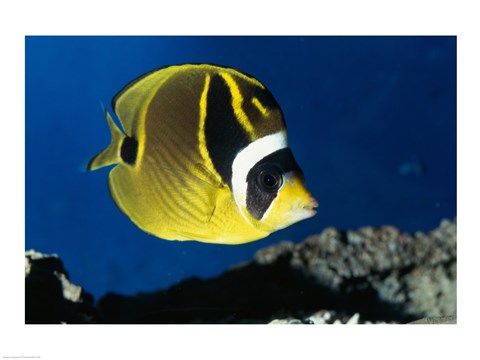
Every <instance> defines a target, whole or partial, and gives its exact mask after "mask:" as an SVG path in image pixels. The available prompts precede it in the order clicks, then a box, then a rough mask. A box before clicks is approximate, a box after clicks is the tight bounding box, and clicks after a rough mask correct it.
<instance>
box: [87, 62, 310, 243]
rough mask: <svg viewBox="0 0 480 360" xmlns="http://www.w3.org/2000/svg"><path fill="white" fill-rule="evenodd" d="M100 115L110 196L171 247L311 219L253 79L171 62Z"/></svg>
mask: <svg viewBox="0 0 480 360" xmlns="http://www.w3.org/2000/svg"><path fill="white" fill-rule="evenodd" d="M112 108H113V110H114V113H115V114H116V116H117V117H118V119H119V120H120V123H121V125H122V128H123V132H122V131H121V130H120V129H119V128H118V127H117V125H116V124H115V122H114V121H113V119H112V117H111V116H110V114H109V113H108V112H107V110H105V116H106V118H107V122H108V125H109V127H110V131H111V134H112V140H111V143H110V145H109V146H108V147H107V148H106V149H105V150H103V151H102V152H100V153H99V154H98V155H96V156H94V157H93V158H92V159H91V160H90V163H89V164H88V170H95V169H98V168H101V167H103V166H107V165H115V167H114V168H113V169H112V170H111V171H110V174H109V177H108V185H109V190H110V194H111V196H112V198H113V200H114V201H115V203H116V204H117V205H118V207H119V208H120V209H121V210H122V211H123V212H124V213H125V214H126V215H127V216H128V217H129V218H130V219H131V220H132V221H133V222H134V223H135V224H136V225H137V226H138V227H139V228H140V229H142V230H144V231H145V232H147V233H149V234H152V235H154V236H157V237H159V238H163V239H167V240H197V241H202V242H211V243H219V244H240V243H246V242H250V241H254V240H258V239H261V238H264V237H266V236H268V235H269V234H271V233H272V232H274V231H276V230H279V229H282V228H285V227H287V226H289V225H291V224H293V223H296V222H298V221H300V220H303V219H306V218H309V217H311V216H313V215H315V213H316V212H315V210H313V208H314V207H316V206H317V202H316V201H315V199H314V198H313V197H312V196H311V195H310V193H309V192H308V191H307V189H306V187H305V184H304V177H303V173H302V171H301V169H300V168H299V166H298V165H297V163H296V161H295V159H294V157H293V154H292V151H291V150H290V148H289V147H288V143H287V132H286V127H285V121H284V118H283V114H282V111H281V109H280V107H279V106H278V104H277V102H276V100H275V99H274V97H273V96H272V94H271V93H270V92H269V91H268V90H267V89H266V87H265V86H264V85H263V84H262V83H260V82H259V81H258V80H256V79H255V78H253V77H251V76H249V75H246V74H244V73H241V72H239V71H237V70H235V69H232V68H226V67H220V66H215V65H208V64H199V65H193V64H185V65H173V66H169V67H165V68H161V69H158V70H154V71H152V72H150V73H147V74H145V75H143V76H141V77H139V78H137V79H136V80H133V81H132V82H130V83H129V84H128V85H126V86H125V87H124V88H123V89H122V90H121V91H120V92H119V93H118V94H117V95H116V96H115V97H114V98H113V100H112Z"/></svg>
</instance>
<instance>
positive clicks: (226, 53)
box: [25, 37, 456, 299]
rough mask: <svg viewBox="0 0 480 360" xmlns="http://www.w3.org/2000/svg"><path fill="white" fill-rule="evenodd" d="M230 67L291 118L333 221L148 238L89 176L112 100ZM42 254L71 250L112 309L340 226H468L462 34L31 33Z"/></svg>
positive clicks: (34, 242)
mask: <svg viewBox="0 0 480 360" xmlns="http://www.w3.org/2000/svg"><path fill="white" fill-rule="evenodd" d="M190 62H194V63H203V62H207V63H215V64H221V65H227V66H230V67H234V68H237V69H239V70H241V71H244V72H246V73H249V74H251V75H253V76H255V77H256V78H258V79H259V80H260V81H262V82H263V83H264V84H265V85H266V86H267V87H268V88H269V89H270V91H271V92H272V93H273V95H274V96H275V98H276V99H277V101H278V102H279V104H280V106H281V107H282V109H283V112H284V115H285V118H286V122H287V127H288V134H289V141H290V145H291V147H292V149H293V152H294V155H295V157H296V159H297V161H298V163H299V164H300V166H301V167H302V169H303V171H304V173H305V176H306V180H307V185H308V187H309V189H310V190H311V192H312V193H313V195H314V196H315V197H316V198H317V200H318V202H319V204H320V206H319V208H318V214H317V215H316V216H315V217H314V218H312V219H309V220H306V221H303V222H301V223H298V224H296V225H293V226H291V227H289V228H287V229H285V230H282V231H279V232H277V233H274V234H272V235H271V236H269V237H268V238H266V239H263V240H260V241H257V242H253V243H250V244H245V245H236V246H226V245H212V244H204V243H198V242H176V241H173V242H170V241H165V240H161V239H157V238H155V237H153V236H150V235H147V234H145V233H143V232H142V231H141V230H139V229H138V228H136V227H135V226H134V225H133V224H132V223H131V222H130V220H129V219H128V218H127V217H126V216H125V215H124V214H123V213H121V212H120V210H118V208H117V207H116V205H115V204H114V202H113V201H112V200H111V198H110V196H109V193H108V189H107V176H108V172H109V170H110V169H107V168H105V169H101V170H98V171H94V172H90V173H88V172H85V171H84V167H85V165H86V164H87V163H88V160H89V159H90V157H91V156H93V155H94V154H96V153H97V152H99V151H100V150H103V149H104V148H105V147H106V145H108V143H109V141H110V133H109V130H108V127H107V123H106V121H105V118H104V116H103V114H102V111H101V108H100V105H99V103H100V101H101V102H103V103H104V104H105V105H108V107H110V100H111V98H112V97H113V95H115V94H116V93H117V91H119V90H120V89H121V88H122V87H123V86H124V85H125V84H126V83H128V82H129V81H130V80H132V79H134V78H135V77H137V76H139V75H141V74H143V73H145V72H148V71H150V70H152V69H155V68H158V67H161V66H165V65H170V64H178V63H190ZM25 86H26V134H25V136H26V241H25V247H26V249H30V248H34V249H36V250H38V251H42V252H45V253H57V254H59V256H60V257H61V258H62V260H63V261H64V263H65V266H66V268H67V270H68V272H69V274H70V278H71V280H72V281H73V282H74V283H77V284H80V285H82V286H84V287H85V288H86V290H87V291H88V292H91V293H93V294H94V296H95V298H96V299H98V298H99V297H100V296H102V295H103V294H105V293H106V292H108V291H113V292H117V293H121V294H135V293H137V292H139V291H152V290H155V289H158V288H162V287H166V286H169V285H171V284H175V283H177V282H178V281H180V280H182V279H185V278H188V277H191V276H197V277H201V278H208V277H213V276H215V275H218V274H220V273H221V272H222V271H224V270H225V269H227V268H228V267H230V266H233V265H235V264H238V263H239V262H242V261H247V260H249V259H250V258H251V257H252V255H253V254H254V253H255V251H256V250H258V249H259V248H262V247H265V246H268V245H271V244H274V243H277V242H279V241H281V240H285V239H288V240H292V241H295V242H299V241H301V240H303V239H304V238H305V237H306V236H307V235H309V234H313V233H319V232H321V231H322V230H323V229H324V228H325V227H328V226H334V227H337V228H340V229H356V228H358V227H361V226H365V225H373V226H380V225H384V224H391V225H395V226H397V227H399V228H400V229H401V230H403V231H416V230H421V231H428V230H430V229H433V228H434V227H436V226H438V224H439V223H440V221H441V219H443V218H453V217H455V216H456V38H455V37H27V38H26V83H25Z"/></svg>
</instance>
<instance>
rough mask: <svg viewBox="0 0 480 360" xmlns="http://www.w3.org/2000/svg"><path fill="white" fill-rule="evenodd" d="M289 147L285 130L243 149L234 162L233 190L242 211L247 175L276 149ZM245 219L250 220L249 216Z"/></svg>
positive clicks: (244, 203) (245, 198)
mask: <svg viewBox="0 0 480 360" xmlns="http://www.w3.org/2000/svg"><path fill="white" fill-rule="evenodd" d="M286 147H288V143H287V135H286V133H285V131H280V132H277V133H275V134H272V135H267V136H264V137H263V138H260V139H258V140H255V141H254V142H252V143H251V144H249V145H248V146H247V147H245V148H244V149H242V150H241V151H240V152H239V153H238V154H237V156H236V157H235V160H233V164H232V192H233V196H234V198H235V202H236V203H237V206H238V209H239V210H240V213H241V214H242V216H243V217H244V218H245V215H244V214H243V211H242V207H244V206H246V203H247V186H248V183H247V175H248V173H249V171H250V170H251V169H252V168H253V166H255V164H256V163H257V162H259V161H260V160H262V159H263V158H264V157H265V156H268V155H270V154H272V153H274V152H275V151H278V150H281V149H284V148H286ZM245 220H247V221H248V219H247V218H245Z"/></svg>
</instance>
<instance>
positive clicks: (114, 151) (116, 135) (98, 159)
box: [87, 107, 125, 171]
mask: <svg viewBox="0 0 480 360" xmlns="http://www.w3.org/2000/svg"><path fill="white" fill-rule="evenodd" d="M103 111H104V113H105V117H106V118H107V123H108V127H109V128H110V133H111V134H112V140H111V141H110V145H108V147H107V148H106V149H105V150H103V151H102V152H100V153H98V154H97V155H95V156H94V157H93V158H92V159H91V160H90V162H89V163H88V165H87V170H89V171H91V170H96V169H99V168H101V167H104V166H108V165H113V164H118V163H119V162H120V161H121V158H120V147H121V145H122V141H123V139H124V138H125V135H124V134H123V133H122V132H121V130H120V129H119V128H118V127H117V125H116V124H115V122H114V121H113V119H112V117H111V116H110V114H109V113H108V111H107V109H106V108H105V107H104V108H103Z"/></svg>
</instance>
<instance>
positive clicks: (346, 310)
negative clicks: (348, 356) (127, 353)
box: [32, 220, 457, 324]
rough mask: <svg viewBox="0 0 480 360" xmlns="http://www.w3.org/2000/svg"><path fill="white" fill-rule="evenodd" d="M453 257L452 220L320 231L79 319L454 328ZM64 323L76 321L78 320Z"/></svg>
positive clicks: (117, 298) (108, 303)
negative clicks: (418, 227) (410, 229)
mask: <svg viewBox="0 0 480 360" xmlns="http://www.w3.org/2000/svg"><path fill="white" fill-rule="evenodd" d="M456 257H457V253H456V221H449V220H443V221H442V223H441V224H440V226H439V228H437V229H435V230H433V231H430V232H428V233H423V232H416V233H415V234H409V233H403V232H401V231H400V230H398V229H397V228H395V227H392V226H383V227H380V228H373V227H363V228H360V229H358V230H356V231H350V230H349V231H346V232H342V231H339V230H336V229H334V228H328V229H325V230H324V231H323V232H322V233H321V234H319V235H313V236H310V237H308V238H307V239H305V240H304V241H303V242H301V243H293V242H289V241H284V242H280V243H278V244H276V245H273V246H269V247H267V248H264V249H261V250H259V251H258V252H257V253H256V254H255V255H254V257H253V259H252V261H250V262H247V263H242V264H239V265H237V266H235V267H233V268H231V269H229V270H227V271H226V272H224V273H223V274H222V275H220V276H218V277H216V278H212V279H207V280H200V279H195V278H191V279H187V280H184V281H182V282H180V283H178V284H176V285H174V286H172V287H170V288H168V289H163V290H159V291H155V292H152V293H139V294H138V295H136V296H122V295H117V294H107V295H106V296H104V297H103V298H101V299H100V301H99V302H98V304H97V311H98V314H99V316H90V317H88V319H89V320H90V321H97V322H101V323H111V324H119V323H121V324H124V323H125V324H127V323H128V324H132V323H136V324H145V323H263V324H267V323H271V324H367V323H409V322H412V321H415V320H419V319H424V318H427V320H425V319H424V320H420V323H421V321H424V322H423V323H454V321H456V320H455V319H456V318H455V315H456V283H457V281H456ZM58 261H59V260H58ZM57 279H58V277H57ZM60 283H61V281H60ZM32 285H33V284H32ZM45 294H48V292H44V293H38V294H37V296H39V297H40V296H45ZM64 301H66V300H65V299H64ZM69 301H70V300H69ZM74 304H76V303H74ZM445 316H448V318H445ZM73 318H76V319H79V322H81V321H80V320H84V314H80V315H77V316H76V317H73ZM43 319H45V320H44V321H45V322H56V321H52V319H51V318H48V319H46V318H45V317H44V318H43ZM55 319H56V320H58V319H59V316H58V315H56V317H55ZM428 319H434V320H428ZM442 319H443V320H442ZM445 319H447V320H445ZM47 320H48V321H47ZM62 321H63V320H62ZM442 321H443V322H442ZM69 322H72V318H70V319H69ZM73 322H75V321H73Z"/></svg>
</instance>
